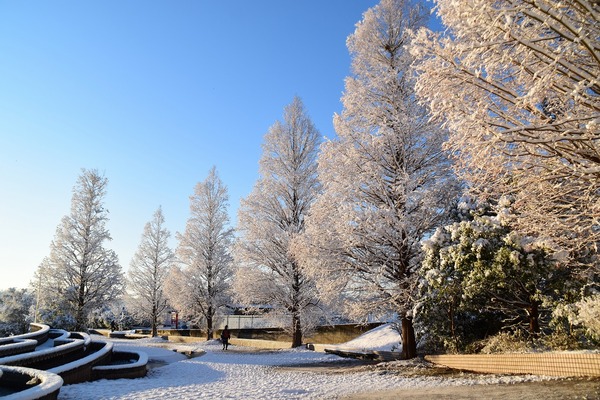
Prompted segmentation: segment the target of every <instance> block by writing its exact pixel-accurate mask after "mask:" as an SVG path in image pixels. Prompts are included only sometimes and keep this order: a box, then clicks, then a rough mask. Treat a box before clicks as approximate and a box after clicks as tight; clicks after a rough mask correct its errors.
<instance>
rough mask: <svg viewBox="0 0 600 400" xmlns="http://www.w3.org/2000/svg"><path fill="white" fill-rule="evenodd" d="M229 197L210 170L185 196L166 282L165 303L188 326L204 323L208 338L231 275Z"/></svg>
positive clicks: (226, 296)
mask: <svg viewBox="0 0 600 400" xmlns="http://www.w3.org/2000/svg"><path fill="white" fill-rule="evenodd" d="M228 206H229V194H228V192H227V187H226V186H225V185H224V184H223V182H222V181H221V179H220V178H219V176H218V174H217V171H216V168H214V167H213V168H212V169H211V170H210V172H209V174H208V177H207V178H206V180H205V181H204V182H200V183H198V184H197V185H196V187H195V188H194V194H193V195H192V196H190V217H189V219H188V221H187V224H186V226H185V232H184V233H183V234H180V233H177V240H178V241H179V245H178V246H177V249H176V255H177V261H178V262H179V263H180V268H177V267H176V268H173V269H172V270H171V273H170V275H169V277H168V279H167V284H166V286H167V288H166V289H167V296H168V299H169V302H170V304H171V305H172V306H174V307H175V308H176V309H177V310H178V311H179V312H180V314H181V315H182V316H183V317H185V318H189V320H190V321H191V322H192V323H194V324H198V325H200V324H202V325H203V324H206V328H207V339H208V340H211V339H213V333H214V324H215V322H216V318H217V317H218V316H219V314H220V312H221V310H222V309H223V308H224V307H225V306H226V305H227V304H228V301H229V295H228V289H229V281H230V279H231V276H232V265H231V263H232V256H231V245H232V241H233V229H232V228H230V227H229V216H228V213H227V207H228Z"/></svg>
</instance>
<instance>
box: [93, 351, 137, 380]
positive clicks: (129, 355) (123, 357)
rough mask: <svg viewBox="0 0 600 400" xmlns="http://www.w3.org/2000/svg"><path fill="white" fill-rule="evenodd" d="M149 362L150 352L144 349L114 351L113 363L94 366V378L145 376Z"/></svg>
mask: <svg viewBox="0 0 600 400" xmlns="http://www.w3.org/2000/svg"><path fill="white" fill-rule="evenodd" d="M147 364H148V354H146V353H145V352H143V351H113V353H112V357H111V364H105V365H96V366H95V367H93V368H92V379H93V380H96V379H120V378H143V377H144V376H146V373H147V371H148V368H147Z"/></svg>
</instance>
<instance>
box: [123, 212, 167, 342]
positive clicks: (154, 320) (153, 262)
mask: <svg viewBox="0 0 600 400" xmlns="http://www.w3.org/2000/svg"><path fill="white" fill-rule="evenodd" d="M170 236H171V234H170V232H169V230H168V229H167V228H166V227H165V218H164V216H163V213H162V208H160V207H159V208H158V209H157V210H156V212H155V213H154V216H153V218H152V220H151V221H150V222H148V223H147V224H146V225H145V227H144V233H143V234H142V240H141V242H140V245H139V246H138V249H137V251H136V253H135V255H134V256H133V259H132V260H131V264H130V265H129V271H128V281H127V292H128V294H129V296H128V303H129V304H128V306H129V308H130V311H132V312H133V313H134V314H135V315H137V316H139V317H141V318H142V319H145V320H148V321H150V324H151V327H152V336H156V335H157V325H158V321H159V317H160V316H161V315H162V313H163V312H164V311H165V310H166V308H167V297H166V294H165V289H164V284H165V279H166V277H167V275H168V273H169V268H170V267H171V265H172V263H173V261H174V254H173V251H172V250H171V248H170V247H169V243H168V240H169V237H170Z"/></svg>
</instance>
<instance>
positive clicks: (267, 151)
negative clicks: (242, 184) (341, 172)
mask: <svg viewBox="0 0 600 400" xmlns="http://www.w3.org/2000/svg"><path fill="white" fill-rule="evenodd" d="M283 117H284V118H283V119H284V120H283V122H280V121H278V122H276V123H275V124H274V125H273V126H271V128H270V129H269V131H268V133H267V134H266V135H265V139H264V142H263V154H262V157H261V159H260V178H259V180H258V181H257V182H256V184H255V186H254V189H253V190H252V192H251V193H250V195H248V197H247V198H245V199H243V200H242V203H241V206H240V210H239V212H238V219H239V222H238V231H239V234H240V239H239V241H238V243H237V247H236V263H237V265H238V271H237V273H236V279H235V287H234V291H235V296H236V298H237V299H238V300H239V301H240V302H242V303H243V304H246V305H256V304H267V305H270V306H273V308H274V312H276V313H283V314H285V315H287V316H289V317H290V319H291V323H290V325H289V328H288V330H289V331H290V333H291V335H292V346H294V347H296V346H300V345H301V344H302V335H303V332H304V331H306V330H307V329H310V327H311V325H314V323H315V320H314V317H315V316H316V315H318V314H319V313H320V308H319V306H320V305H319V302H318V297H317V296H316V293H315V286H314V283H313V281H312V280H311V279H310V278H309V277H308V276H306V274H305V273H304V271H303V270H302V268H301V266H300V264H299V263H298V261H297V259H296V257H294V256H293V255H292V254H291V252H290V243H291V241H292V240H293V239H294V238H295V237H296V236H297V235H299V234H300V233H302V232H303V231H304V218H305V216H306V214H307V213H308V211H309V208H310V207H311V205H312V203H313V201H314V199H315V196H316V194H317V192H318V190H319V182H318V180H317V164H316V158H317V150H318V145H319V132H318V131H317V129H316V128H315V127H314V125H313V123H312V121H311V120H310V118H309V117H308V115H307V114H306V111H305V110H304V106H303V104H302V101H301V100H300V98H298V97H296V98H294V100H293V102H292V103H291V104H290V105H288V106H287V107H286V108H285V111H284V116H283Z"/></svg>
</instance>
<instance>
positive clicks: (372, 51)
mask: <svg viewBox="0 0 600 400" xmlns="http://www.w3.org/2000/svg"><path fill="white" fill-rule="evenodd" d="M424 21H425V12H424V9H423V8H421V7H420V6H413V3H412V2H410V1H401V0H384V1H382V2H381V3H380V4H379V5H377V6H375V7H374V8H372V9H369V10H368V11H367V12H365V14H364V18H363V20H362V21H361V22H360V23H358V24H357V28H356V31H355V32H354V33H353V34H352V35H351V36H350V37H349V38H348V41H347V44H348V49H349V51H350V54H351V56H352V72H353V75H352V76H350V77H348V78H347V79H346V91H345V94H344V96H343V97H342V103H343V106H344V110H343V112H342V114H341V115H336V116H335V119H334V124H335V129H336V132H337V136H338V138H337V139H336V140H332V141H330V142H327V143H325V144H324V145H323V146H322V153H321V155H320V157H319V178H320V180H321V181H322V184H323V194H322V195H321V196H320V197H319V198H318V200H317V202H316V203H315V205H314V206H313V208H312V210H311V214H310V216H309V218H307V229H306V234H305V235H304V237H303V238H302V240H300V241H298V243H297V244H296V246H295V251H296V252H297V253H298V254H300V255H301V257H302V258H303V260H304V263H306V264H307V267H309V268H310V269H311V270H312V274H313V275H314V276H315V277H316V278H317V279H318V281H319V283H320V287H319V289H320V291H322V293H323V296H324V297H331V296H333V295H335V294H336V293H342V294H343V300H344V302H345V305H346V309H347V311H348V312H349V313H350V315H351V316H353V317H355V318H361V319H365V318H367V317H368V316H377V317H381V316H384V315H390V314H397V315H399V316H400V317H401V319H402V325H403V352H405V355H406V356H407V357H413V356H414V355H415V353H416V347H415V341H414V332H413V328H412V316H411V313H410V310H411V309H412V304H411V296H412V294H413V288H414V284H415V278H416V274H415V271H416V270H417V269H418V267H419V255H420V252H421V249H420V245H419V242H420V241H421V239H422V238H423V237H424V235H426V234H427V233H430V232H432V230H433V229H435V227H436V226H439V225H440V224H442V223H443V222H445V218H446V211H447V209H448V208H449V206H450V204H451V202H452V200H453V199H455V198H456V197H455V195H456V192H457V185H456V183H455V181H454V179H453V177H452V173H451V171H450V166H449V164H448V161H447V159H446V158H445V156H444V154H443V152H442V149H441V147H442V142H443V140H444V138H445V136H444V133H443V131H442V130H441V129H440V128H439V126H438V125H436V124H433V123H430V122H429V120H428V115H427V109H425V108H424V107H422V106H420V105H419V104H417V102H416V101H415V98H414V90H413V87H414V78H413V76H412V75H411V73H410V65H411V63H412V61H413V59H412V57H411V56H410V54H409V53H408V52H407V46H408V45H409V44H410V37H409V34H408V31H407V30H409V29H416V28H418V27H419V26H421V25H422V24H423V22H424Z"/></svg>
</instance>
